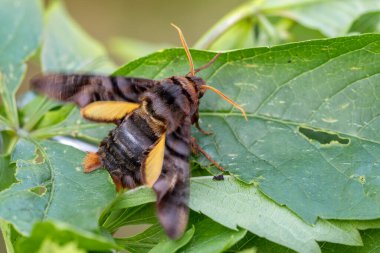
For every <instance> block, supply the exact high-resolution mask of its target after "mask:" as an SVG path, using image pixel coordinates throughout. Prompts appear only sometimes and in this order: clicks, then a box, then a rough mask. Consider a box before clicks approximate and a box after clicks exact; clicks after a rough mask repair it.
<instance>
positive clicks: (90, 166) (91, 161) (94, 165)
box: [83, 152, 102, 173]
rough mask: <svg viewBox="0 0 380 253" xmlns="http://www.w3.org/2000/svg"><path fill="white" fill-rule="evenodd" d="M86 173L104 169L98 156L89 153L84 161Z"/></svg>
mask: <svg viewBox="0 0 380 253" xmlns="http://www.w3.org/2000/svg"><path fill="white" fill-rule="evenodd" d="M83 166H84V173H89V172H91V171H94V170H96V169H99V168H100V167H102V163H101V161H100V158H99V156H98V154H96V153H93V152H88V153H87V155H86V156H85V158H84V160H83Z"/></svg>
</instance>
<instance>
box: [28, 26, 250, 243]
mask: <svg viewBox="0 0 380 253" xmlns="http://www.w3.org/2000/svg"><path fill="white" fill-rule="evenodd" d="M173 26H174V27H175V28H176V29H177V31H178V33H179V36H180V39H181V42H182V45H183V47H184V49H185V52H186V55H187V57H188V60H189V62H190V73H188V74H187V75H186V76H172V77H169V78H166V79H163V80H160V81H157V80H150V79H143V78H133V77H120V76H97V75H80V74H49V75H45V76H39V77H36V78H34V79H32V81H31V84H32V88H33V89H34V90H36V91H38V92H40V93H43V94H46V95H48V96H50V97H52V98H54V99H57V100H61V101H65V102H72V103H75V104H77V105H78V106H79V107H80V108H81V114H82V116H83V117H84V118H86V119H89V120H92V121H98V122H113V123H115V124H116V125H117V126H116V127H115V128H114V129H113V130H111V131H110V132H109V134H108V136H107V137H105V138H104V140H103V141H102V142H101V143H100V145H99V149H98V151H97V152H96V153H88V154H87V156H86V157H85V159H84V171H85V172H91V171H93V170H95V169H98V168H101V167H105V168H106V169H107V170H108V172H109V173H110V175H111V177H112V179H113V181H114V183H115V185H116V188H117V190H118V191H119V190H121V189H123V188H127V189H131V188H135V187H137V186H139V185H143V184H145V185H148V186H149V187H152V188H153V190H154V191H155V193H156V196H157V215H158V218H159V220H160V223H161V225H162V226H163V228H164V230H165V232H166V233H167V235H168V236H169V237H170V238H172V239H177V238H179V237H180V236H181V235H182V234H183V233H184V231H185V229H186V226H187V220H188V212H189V211H188V207H187V202H188V199H189V177H190V167H189V161H188V159H189V156H190V154H191V151H192V150H194V151H200V152H201V153H202V154H204V155H205V156H206V157H207V158H208V159H209V160H210V161H211V162H212V163H213V164H215V165H216V166H217V167H218V168H219V169H221V170H223V168H222V167H221V166H220V165H219V164H218V163H217V162H216V161H214V160H213V159H212V158H211V157H210V156H209V155H208V154H207V153H206V152H205V151H204V150H203V149H201V148H200V147H199V145H198V144H197V143H196V141H195V139H194V138H192V137H191V133H190V128H191V125H192V124H195V126H196V127H197V128H198V129H199V130H200V131H202V132H203V133H205V132H204V131H203V130H202V129H201V128H200V126H199V124H198V119H199V113H198V107H199V102H200V99H201V98H202V96H203V95H204V93H205V91H206V90H207V89H209V90H212V91H214V92H216V93H217V94H219V95H220V96H222V97H223V98H224V99H225V100H227V101H228V102H230V103H231V104H232V105H234V106H235V107H237V108H238V109H239V110H241V111H242V113H243V114H244V116H245V117H246V115H245V112H244V110H243V109H242V108H241V107H240V106H239V105H237V104H236V103H235V102H233V101H232V100H231V99H229V98H228V97H227V96H225V95H224V94H223V93H221V92H220V91H218V90H216V89H215V88H213V87H211V86H208V85H206V83H205V81H204V80H203V79H202V78H200V77H197V76H196V75H195V74H196V73H197V72H199V71H201V70H203V69H205V68H207V67H208V66H210V65H211V64H212V63H213V62H214V61H216V60H217V58H218V56H219V54H216V55H215V57H214V58H213V59H212V60H211V61H210V62H209V63H207V64H206V65H204V66H202V67H200V68H198V69H194V65H193V61H192V57H191V54H190V52H189V50H188V47H187V44H186V41H185V39H184V37H183V34H182V32H181V30H180V29H179V28H178V27H176V26H175V25H173Z"/></svg>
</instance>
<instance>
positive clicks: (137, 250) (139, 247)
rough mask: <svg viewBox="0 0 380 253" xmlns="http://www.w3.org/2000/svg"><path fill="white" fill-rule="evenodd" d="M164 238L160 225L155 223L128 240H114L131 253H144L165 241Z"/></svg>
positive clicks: (165, 236)
mask: <svg viewBox="0 0 380 253" xmlns="http://www.w3.org/2000/svg"><path fill="white" fill-rule="evenodd" d="M165 238H167V235H166V234H165V233H164V231H163V229H162V227H161V225H160V224H157V223H156V224H154V225H152V226H150V227H149V228H148V229H146V230H145V231H144V232H142V233H140V234H138V235H135V236H132V237H128V238H116V239H115V240H116V242H117V244H119V245H120V246H122V247H123V248H124V249H126V250H128V251H129V252H131V253H145V252H148V251H149V250H150V249H152V248H153V247H154V246H155V245H157V244H158V243H160V241H162V240H165Z"/></svg>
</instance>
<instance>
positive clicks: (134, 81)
mask: <svg viewBox="0 0 380 253" xmlns="http://www.w3.org/2000/svg"><path fill="white" fill-rule="evenodd" d="M157 83H158V81H155V80H149V79H143V78H133V77H122V76H97V75H80V74H72V75H71V74H69V75H66V74H50V75H45V76H37V77H35V78H33V79H32V80H31V87H32V89H33V90H35V91H38V92H40V93H43V94H46V95H48V96H49V97H52V98H55V99H58V100H61V101H67V102H73V103H75V104H77V105H78V106H80V107H84V106H86V105H88V104H89V103H92V102H95V101H128V102H135V103H136V102H138V101H139V97H140V95H141V94H142V93H143V92H145V91H146V90H148V89H150V88H152V87H153V86H154V85H156V84H157Z"/></svg>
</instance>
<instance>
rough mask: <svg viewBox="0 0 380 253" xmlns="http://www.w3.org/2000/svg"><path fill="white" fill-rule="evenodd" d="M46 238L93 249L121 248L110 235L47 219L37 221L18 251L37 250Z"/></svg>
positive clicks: (58, 242)
mask: <svg viewBox="0 0 380 253" xmlns="http://www.w3.org/2000/svg"><path fill="white" fill-rule="evenodd" d="M46 240H49V241H52V242H54V243H57V244H60V245H64V244H67V243H70V242H73V243H75V244H76V245H77V246H78V248H81V249H85V250H93V251H106V250H110V249H120V247H119V246H118V245H116V243H115V242H114V241H113V239H112V238H111V237H110V236H107V237H106V236H101V235H98V234H94V233H92V232H89V231H84V230H81V229H78V228H77V227H75V226H71V225H68V224H65V223H62V222H58V221H54V222H51V221H45V222H38V223H36V225H35V226H34V228H33V230H32V232H31V235H30V237H27V238H25V239H23V240H21V241H20V242H19V243H18V244H17V250H18V252H36V251H37V250H38V248H40V247H41V245H43V244H44V243H45V241H46ZM42 247H43V246H42Z"/></svg>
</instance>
